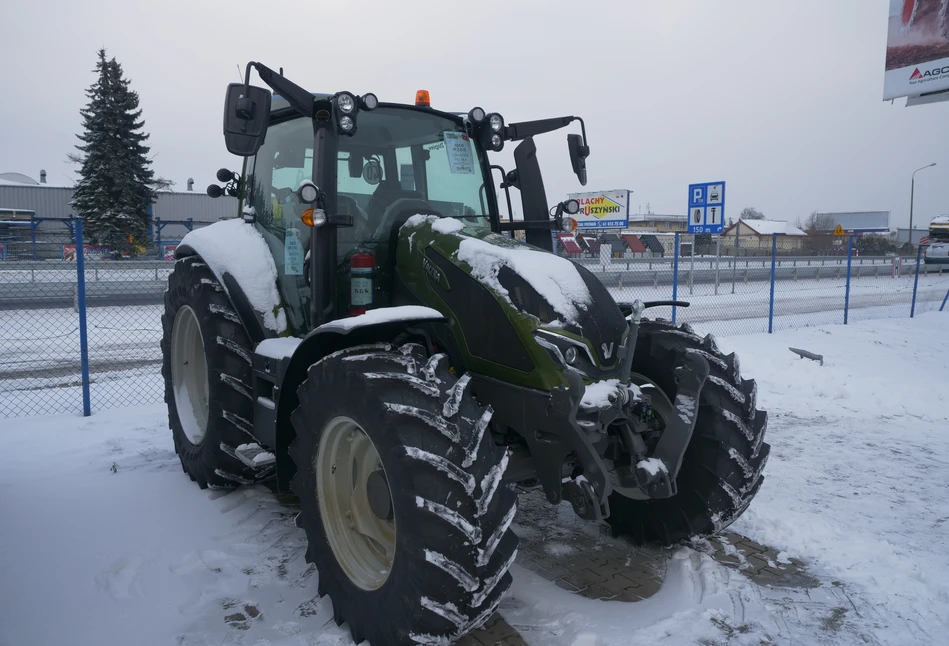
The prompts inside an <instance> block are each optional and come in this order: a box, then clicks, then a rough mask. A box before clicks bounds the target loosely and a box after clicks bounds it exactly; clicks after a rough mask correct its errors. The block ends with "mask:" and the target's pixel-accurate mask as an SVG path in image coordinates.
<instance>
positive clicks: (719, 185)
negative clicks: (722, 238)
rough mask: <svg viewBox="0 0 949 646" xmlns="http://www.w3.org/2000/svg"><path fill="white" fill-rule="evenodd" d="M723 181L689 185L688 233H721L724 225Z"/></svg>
mask: <svg viewBox="0 0 949 646" xmlns="http://www.w3.org/2000/svg"><path fill="white" fill-rule="evenodd" d="M724 224H725V182H706V183H705V184H690V185H689V233H699V234H702V233H721V232H722V231H723V230H724V228H725V226H724Z"/></svg>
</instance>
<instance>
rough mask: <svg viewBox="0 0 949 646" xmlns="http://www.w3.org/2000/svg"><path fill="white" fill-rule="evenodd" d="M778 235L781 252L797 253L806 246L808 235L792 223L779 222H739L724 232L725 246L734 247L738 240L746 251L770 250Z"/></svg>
mask: <svg viewBox="0 0 949 646" xmlns="http://www.w3.org/2000/svg"><path fill="white" fill-rule="evenodd" d="M775 233H776V234H778V240H777V243H778V250H779V251H797V250H799V249H801V248H802V247H803V246H804V239H805V238H806V237H807V234H806V233H804V232H803V231H801V230H800V229H798V228H797V227H796V226H794V225H793V224H791V223H790V222H784V221H779V220H738V222H737V223H735V224H733V225H732V226H730V227H727V228H726V229H725V230H724V231H723V232H722V238H723V244H724V245H727V246H728V247H733V246H734V245H735V243H734V242H733V241H734V240H735V239H736V238H737V241H738V246H739V248H741V249H746V250H749V251H751V250H759V249H760V250H762V251H765V250H768V251H770V249H771V245H772V244H773V235H774V234H775Z"/></svg>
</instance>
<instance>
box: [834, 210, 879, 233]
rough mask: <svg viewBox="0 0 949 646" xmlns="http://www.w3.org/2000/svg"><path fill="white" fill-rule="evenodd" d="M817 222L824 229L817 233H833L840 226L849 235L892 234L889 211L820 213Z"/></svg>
mask: <svg viewBox="0 0 949 646" xmlns="http://www.w3.org/2000/svg"><path fill="white" fill-rule="evenodd" d="M817 221H818V222H820V223H821V224H822V229H821V231H819V232H816V233H833V231H834V230H835V229H836V228H837V227H838V226H839V227H840V228H841V229H843V230H844V231H845V232H847V233H856V234H858V235H860V234H866V233H880V234H883V235H886V234H887V233H889V232H890V212H889V211H847V212H839V213H818V214H817Z"/></svg>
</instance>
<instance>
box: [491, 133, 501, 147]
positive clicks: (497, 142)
mask: <svg viewBox="0 0 949 646" xmlns="http://www.w3.org/2000/svg"><path fill="white" fill-rule="evenodd" d="M501 143H502V141H501V135H491V145H492V146H493V147H494V148H500V147H501Z"/></svg>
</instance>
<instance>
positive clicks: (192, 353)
mask: <svg viewBox="0 0 949 646" xmlns="http://www.w3.org/2000/svg"><path fill="white" fill-rule="evenodd" d="M171 385H172V388H173V390H174V392H175V410H176V411H177V412H178V421H180V422H181V429H182V430H183V431H184V434H185V437H187V438H188V441H189V442H191V443H192V444H194V445H195V446H197V445H198V444H201V442H202V440H204V435H205V433H207V430H208V399H209V398H208V389H209V387H208V362H207V359H206V358H205V356H204V339H203V337H202V336H201V325H200V324H199V323H198V317H197V315H196V314H195V313H194V310H193V309H191V308H190V307H189V306H187V305H184V306H182V307H181V308H180V309H179V310H178V313H177V314H175V323H174V325H173V326H172V329H171Z"/></svg>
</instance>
